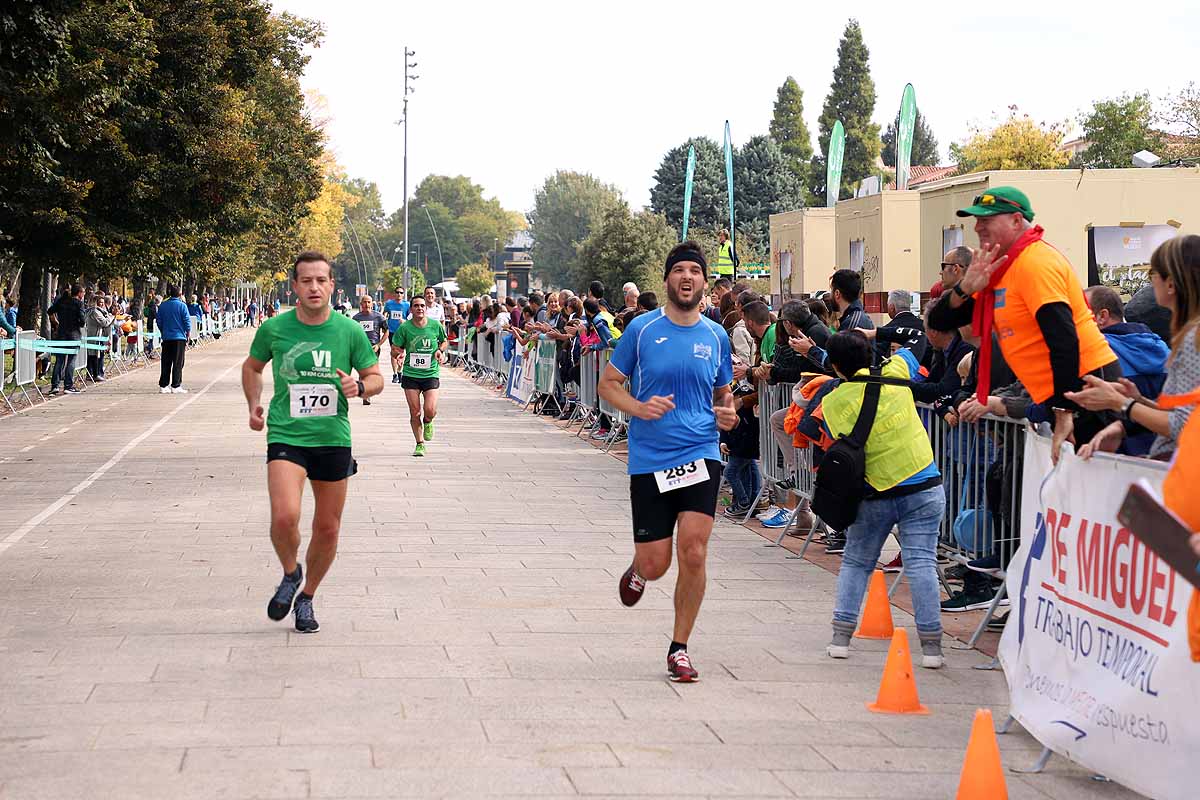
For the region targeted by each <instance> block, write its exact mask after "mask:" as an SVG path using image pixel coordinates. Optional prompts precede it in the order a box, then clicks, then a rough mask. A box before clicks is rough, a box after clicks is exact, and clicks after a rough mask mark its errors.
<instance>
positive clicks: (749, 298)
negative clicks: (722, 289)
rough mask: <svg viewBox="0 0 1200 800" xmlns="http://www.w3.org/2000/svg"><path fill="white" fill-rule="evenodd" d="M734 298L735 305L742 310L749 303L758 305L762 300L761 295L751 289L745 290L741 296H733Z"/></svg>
mask: <svg viewBox="0 0 1200 800" xmlns="http://www.w3.org/2000/svg"><path fill="white" fill-rule="evenodd" d="M734 297H736V298H737V303H738V305H740V306H741V307H742V309H743V310H744V309H745V308H746V306H748V305H750V304H751V303H759V302H762V299H763V297H762V295H761V294H759V293H758V292H756V291H754V290H753V289H747V290H746V291H744V292H742V293H741V294H737V295H734Z"/></svg>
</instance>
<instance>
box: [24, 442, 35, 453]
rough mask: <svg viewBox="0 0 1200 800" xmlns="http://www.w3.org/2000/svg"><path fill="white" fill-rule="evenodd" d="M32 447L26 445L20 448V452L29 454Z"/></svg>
mask: <svg viewBox="0 0 1200 800" xmlns="http://www.w3.org/2000/svg"><path fill="white" fill-rule="evenodd" d="M34 447H35V445H32V444H27V445H25V446H24V447H22V448H21V452H22V453H28V452H29V451H30V450H32V449H33V448H34Z"/></svg>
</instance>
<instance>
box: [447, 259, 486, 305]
mask: <svg viewBox="0 0 1200 800" xmlns="http://www.w3.org/2000/svg"><path fill="white" fill-rule="evenodd" d="M454 281H455V282H456V283H457V284H458V294H459V296H461V297H476V296H478V295H482V294H488V293H489V292H491V290H492V289H494V288H495V287H496V277H495V273H493V272H492V268H491V266H490V265H489V264H488V263H487V261H481V262H479V263H476V264H466V265H464V266H461V267H459V268H458V272H457V273H455V275H454Z"/></svg>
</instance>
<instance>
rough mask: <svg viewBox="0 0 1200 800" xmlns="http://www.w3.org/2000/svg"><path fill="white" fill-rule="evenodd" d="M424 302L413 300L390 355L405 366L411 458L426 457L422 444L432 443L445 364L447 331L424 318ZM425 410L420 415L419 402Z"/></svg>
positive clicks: (402, 377)
mask: <svg viewBox="0 0 1200 800" xmlns="http://www.w3.org/2000/svg"><path fill="white" fill-rule="evenodd" d="M427 311H428V309H426V307H425V298H424V297H421V296H419V295H418V296H414V297H413V299H412V306H411V307H410V308H409V313H411V314H412V318H411V319H409V320H407V321H406V322H405V323H404V324H403V325H401V326H400V327H399V328H397V329H396V332H395V333H393V334H392V351H393V352H395V353H398V356H397V358H398V359H399V361H400V363H402V364H403V365H404V366H403V368H402V370H403V371H402V372H401V374H400V386H401V387H402V388H403V389H404V399H405V400H407V401H408V423H409V425H411V426H412V432H413V438H415V439H416V440H417V448H416V449H415V450H413V455H414V456H423V455H425V442H426V441H433V418H434V417H436V416H437V397H438V387H439V386H440V385H441V381H440V380H439V378H438V376H439V375H440V374H441V368H442V362H443V361H445V360H446V348H447V347H448V344H447V342H446V329H445V328H443V327H442V323H440V322H438V321H437V320H435V319H430V318H429V317H428V316H427ZM422 399H424V401H425V408H424V412H423V413H422V409H421V401H422Z"/></svg>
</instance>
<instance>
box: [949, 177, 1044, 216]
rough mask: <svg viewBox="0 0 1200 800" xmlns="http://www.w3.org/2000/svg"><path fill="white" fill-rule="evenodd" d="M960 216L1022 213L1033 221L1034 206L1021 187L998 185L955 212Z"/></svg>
mask: <svg viewBox="0 0 1200 800" xmlns="http://www.w3.org/2000/svg"><path fill="white" fill-rule="evenodd" d="M955 214H956V215H957V216H960V217H994V216H996V215H997V214H1020V215H1021V216H1023V217H1024V218H1025V219H1027V220H1029V221H1030V222H1033V206H1031V205H1030V204H1029V198H1028V197H1026V196H1025V193H1024V192H1022V191H1021V190H1020V189H1016V188H1013V187H1012V186H997V187H996V188H994V189H988V190H987V191H986V192H984V193H983V194H981V195H979V196H978V197H976V198H975V201H974V203H973V204H972V205H969V206H967V207H966V208H960V209H959V210H958V211H956V212H955Z"/></svg>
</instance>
